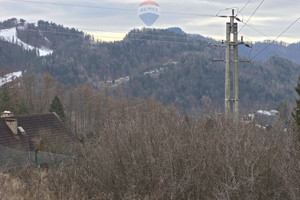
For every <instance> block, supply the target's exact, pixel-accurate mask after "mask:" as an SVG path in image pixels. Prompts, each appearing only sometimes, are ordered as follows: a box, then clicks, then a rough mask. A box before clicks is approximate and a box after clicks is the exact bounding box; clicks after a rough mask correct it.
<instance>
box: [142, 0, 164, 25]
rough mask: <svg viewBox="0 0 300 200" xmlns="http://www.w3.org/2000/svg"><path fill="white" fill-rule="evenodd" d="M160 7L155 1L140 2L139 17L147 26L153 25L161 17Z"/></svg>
mask: <svg viewBox="0 0 300 200" xmlns="http://www.w3.org/2000/svg"><path fill="white" fill-rule="evenodd" d="M159 12H160V7H159V5H158V4H157V3H156V2H154V1H144V2H143V3H141V4H140V6H139V9H138V13H139V17H140V18H141V19H142V20H143V22H144V23H145V24H146V25H147V26H151V25H152V24H153V23H154V22H155V21H156V20H157V18H158V17H159Z"/></svg>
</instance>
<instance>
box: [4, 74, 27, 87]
mask: <svg viewBox="0 0 300 200" xmlns="http://www.w3.org/2000/svg"><path fill="white" fill-rule="evenodd" d="M20 77H22V72H21V71H18V72H13V73H9V74H5V75H4V76H3V77H0V87H1V86H2V85H4V84H6V83H9V82H11V81H13V80H14V79H15V78H20Z"/></svg>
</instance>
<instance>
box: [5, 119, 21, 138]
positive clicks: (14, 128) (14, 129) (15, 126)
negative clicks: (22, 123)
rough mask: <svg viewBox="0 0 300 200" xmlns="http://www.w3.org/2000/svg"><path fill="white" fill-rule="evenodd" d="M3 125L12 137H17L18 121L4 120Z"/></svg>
mask: <svg viewBox="0 0 300 200" xmlns="http://www.w3.org/2000/svg"><path fill="white" fill-rule="evenodd" d="M5 123H6V125H7V126H8V128H9V129H10V130H11V132H13V134H14V135H18V121H17V119H14V118H7V119H5Z"/></svg>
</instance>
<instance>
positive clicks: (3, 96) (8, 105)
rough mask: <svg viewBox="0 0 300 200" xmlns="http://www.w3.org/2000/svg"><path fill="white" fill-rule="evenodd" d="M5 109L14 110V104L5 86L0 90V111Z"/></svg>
mask: <svg viewBox="0 0 300 200" xmlns="http://www.w3.org/2000/svg"><path fill="white" fill-rule="evenodd" d="M5 110H8V111H11V112H14V111H15V107H14V104H13V103H12V101H11V98H10V96H9V92H8V89H7V88H6V87H4V88H1V90H0V112H3V111H5Z"/></svg>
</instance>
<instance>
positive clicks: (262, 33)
mask: <svg viewBox="0 0 300 200" xmlns="http://www.w3.org/2000/svg"><path fill="white" fill-rule="evenodd" d="M241 22H242V21H241ZM242 23H243V24H244V26H248V27H250V28H252V29H253V30H255V31H256V32H258V33H260V34H261V35H263V36H265V37H267V38H269V39H271V40H273V38H271V37H270V36H268V35H267V34H265V33H264V32H262V31H260V30H258V29H257V28H255V27H254V26H251V25H249V24H246V23H244V22H242Z"/></svg>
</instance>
